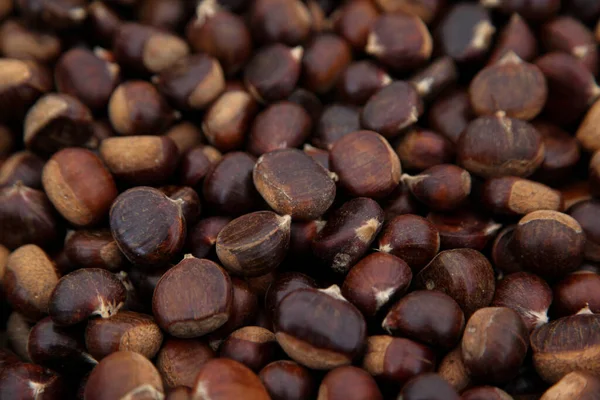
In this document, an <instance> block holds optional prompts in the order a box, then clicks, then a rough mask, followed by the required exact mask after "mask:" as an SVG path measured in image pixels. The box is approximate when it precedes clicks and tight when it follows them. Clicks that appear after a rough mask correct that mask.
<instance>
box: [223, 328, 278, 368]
mask: <svg viewBox="0 0 600 400" xmlns="http://www.w3.org/2000/svg"><path fill="white" fill-rule="evenodd" d="M278 349H279V345H278V344H277V341H276V340H275V335H274V334H273V332H271V331H269V330H268V329H265V328H261V327H260V326H244V327H243V328H240V329H238V330H236V331H234V332H233V333H231V335H229V337H228V338H227V339H225V340H224V341H223V343H221V345H220V346H219V357H223V358H230V359H232V360H235V361H238V362H240V363H242V364H244V365H245V366H246V367H248V368H250V369H251V370H253V371H255V372H258V371H260V370H261V369H262V368H263V367H264V366H265V365H267V364H268V363H269V362H271V361H273V359H274V358H275V356H276V354H277V350H278Z"/></svg>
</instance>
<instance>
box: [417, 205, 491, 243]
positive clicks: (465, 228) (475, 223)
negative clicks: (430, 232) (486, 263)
mask: <svg viewBox="0 0 600 400" xmlns="http://www.w3.org/2000/svg"><path fill="white" fill-rule="evenodd" d="M427 219H428V220H429V222H431V223H432V224H433V225H434V226H435V227H436V229H437V230H438V232H439V234H440V241H441V245H440V248H441V249H442V250H447V249H459V248H469V249H475V250H479V251H482V250H484V249H485V247H486V246H487V244H488V242H489V241H490V240H491V239H492V238H493V237H494V236H495V235H496V233H497V232H498V231H499V230H500V228H502V225H501V224H498V223H496V222H495V221H494V220H492V219H490V218H489V217H488V216H487V215H485V214H482V213H480V212H478V211H473V210H472V209H468V208H465V207H463V208H461V209H458V210H455V211H453V212H452V213H444V214H442V213H436V212H430V213H429V214H428V215H427Z"/></svg>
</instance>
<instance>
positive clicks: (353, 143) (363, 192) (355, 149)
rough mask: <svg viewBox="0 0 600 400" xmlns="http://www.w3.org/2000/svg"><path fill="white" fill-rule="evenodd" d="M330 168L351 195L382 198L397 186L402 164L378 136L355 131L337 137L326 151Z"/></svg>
mask: <svg viewBox="0 0 600 400" xmlns="http://www.w3.org/2000/svg"><path fill="white" fill-rule="evenodd" d="M329 163H330V166H331V170H332V171H333V172H335V173H336V174H337V176H338V178H339V182H340V186H342V187H343V188H344V189H345V190H346V191H348V192H349V193H350V194H351V195H353V196H357V197H358V196H365V197H376V198H381V197H385V196H387V195H388V194H390V193H391V192H392V190H394V189H395V188H396V186H398V183H399V182H400V177H401V173H402V167H401V165H400V160H399V159H398V156H397V155H396V153H395V152H394V150H393V149H392V147H391V146H390V144H389V143H388V141H387V140H386V139H385V138H384V137H383V136H381V135H379V134H377V133H376V132H373V131H356V132H353V133H350V134H348V135H346V136H344V137H342V138H341V139H339V140H337V141H336V142H335V144H334V145H333V147H332V148H331V151H330V152H329Z"/></svg>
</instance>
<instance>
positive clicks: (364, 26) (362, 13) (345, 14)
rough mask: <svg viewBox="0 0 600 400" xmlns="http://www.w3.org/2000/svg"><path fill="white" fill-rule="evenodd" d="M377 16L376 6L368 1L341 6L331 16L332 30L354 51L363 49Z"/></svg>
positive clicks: (360, 0)
mask: <svg viewBox="0 0 600 400" xmlns="http://www.w3.org/2000/svg"><path fill="white" fill-rule="evenodd" d="M378 16H379V10H378V9H377V7H376V5H375V4H374V3H373V2H372V1H369V0H355V1H349V2H347V3H344V4H342V5H341V6H340V7H339V8H338V9H337V10H336V11H335V12H334V13H333V15H332V16H331V19H332V20H333V21H332V22H333V29H334V30H335V32H336V33H337V34H338V35H340V36H341V37H343V38H344V39H346V41H347V42H348V43H349V44H350V45H351V46H352V47H353V48H354V49H356V50H362V49H364V47H365V45H366V44H367V40H368V36H369V30H370V28H371V26H372V24H373V22H374V21H375V20H376V19H377V17H378Z"/></svg>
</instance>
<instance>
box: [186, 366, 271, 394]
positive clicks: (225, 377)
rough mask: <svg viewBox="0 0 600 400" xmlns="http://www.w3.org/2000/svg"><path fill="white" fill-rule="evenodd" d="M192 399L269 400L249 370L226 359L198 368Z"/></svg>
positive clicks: (262, 386)
mask: <svg viewBox="0 0 600 400" xmlns="http://www.w3.org/2000/svg"><path fill="white" fill-rule="evenodd" d="M193 398H195V399H211V400H228V399H252V400H269V399H270V397H269V394H268V393H267V389H266V388H265V387H264V385H263V384H262V382H261V381H260V379H259V378H258V376H257V375H256V374H255V373H254V372H252V370H251V369H250V368H248V367H246V366H244V365H243V364H240V363H239V362H237V361H234V360H230V359H228V358H215V359H212V360H209V361H208V362H206V363H205V364H204V365H203V366H202V367H200V370H199V371H198V375H197V377H196V382H195V384H194V386H193Z"/></svg>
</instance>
